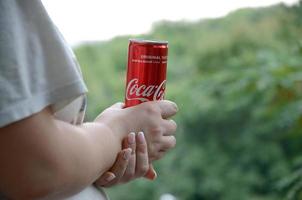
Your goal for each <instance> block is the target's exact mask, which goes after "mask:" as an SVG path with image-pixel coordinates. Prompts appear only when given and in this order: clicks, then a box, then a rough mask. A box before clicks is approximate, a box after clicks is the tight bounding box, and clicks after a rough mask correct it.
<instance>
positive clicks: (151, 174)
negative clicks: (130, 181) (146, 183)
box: [144, 164, 157, 181]
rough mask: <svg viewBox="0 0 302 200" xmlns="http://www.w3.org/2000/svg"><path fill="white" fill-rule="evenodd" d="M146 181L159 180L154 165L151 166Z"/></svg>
mask: <svg viewBox="0 0 302 200" xmlns="http://www.w3.org/2000/svg"><path fill="white" fill-rule="evenodd" d="M144 177H145V178H146V179H149V180H152V181H153V180H155V179H156V178H157V173H156V171H155V170H154V167H153V165H152V164H150V165H149V170H148V172H147V173H146V174H145V176H144Z"/></svg>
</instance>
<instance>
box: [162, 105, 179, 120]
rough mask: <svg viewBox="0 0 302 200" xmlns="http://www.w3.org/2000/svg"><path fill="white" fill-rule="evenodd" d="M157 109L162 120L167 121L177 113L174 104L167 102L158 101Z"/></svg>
mask: <svg viewBox="0 0 302 200" xmlns="http://www.w3.org/2000/svg"><path fill="white" fill-rule="evenodd" d="M158 105H159V108H160V110H161V115H162V117H163V119H168V118H170V117H172V116H173V115H175V114H176V113H177V111H178V107H177V105H176V103H174V102H172V101H169V100H161V101H158Z"/></svg>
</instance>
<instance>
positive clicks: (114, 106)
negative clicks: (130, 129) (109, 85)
mask: <svg viewBox="0 0 302 200" xmlns="http://www.w3.org/2000/svg"><path fill="white" fill-rule="evenodd" d="M124 107H125V104H124V103H123V102H117V103H115V104H113V105H112V106H110V107H109V108H112V109H123V108H124Z"/></svg>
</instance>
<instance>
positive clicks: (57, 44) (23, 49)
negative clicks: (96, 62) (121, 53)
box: [0, 0, 87, 127]
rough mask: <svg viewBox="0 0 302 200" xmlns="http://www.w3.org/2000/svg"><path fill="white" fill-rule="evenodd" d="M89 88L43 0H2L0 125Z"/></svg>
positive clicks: (0, 10) (0, 2) (59, 102)
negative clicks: (49, 15) (41, 0)
mask: <svg viewBox="0 0 302 200" xmlns="http://www.w3.org/2000/svg"><path fill="white" fill-rule="evenodd" d="M86 92H87V88H86V86H85V84H84V82H83V78H82V76H81V73H80V71H79V69H78V66H77V62H76V60H75V58H74V55H73V53H72V51H71V49H70V48H69V47H67V46H66V43H65V42H64V40H63V39H62V37H61V35H60V34H59V32H58V31H57V29H56V27H55V26H54V25H53V23H52V22H51V20H50V18H49V17H48V15H47V13H46V11H45V9H44V7H43V5H42V3H41V2H40V0H31V1H24V0H10V1H0V127H3V126H5V125H8V124H10V123H13V122H15V121H18V120H21V119H23V118H26V117H28V116H31V115H33V114H34V113H37V112H39V111H41V110H42V109H43V108H45V107H47V106H49V105H56V104H62V102H66V100H68V99H72V98H76V97H78V96H80V95H82V94H84V93H86ZM67 103H68V102H66V104H67ZM61 106H62V105H61Z"/></svg>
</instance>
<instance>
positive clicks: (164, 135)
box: [0, 100, 177, 200]
mask: <svg viewBox="0 0 302 200" xmlns="http://www.w3.org/2000/svg"><path fill="white" fill-rule="evenodd" d="M122 107H123V106H122V104H121V103H118V104H115V105H113V106H112V107H110V108H108V109H106V110H105V111H104V112H102V113H101V114H100V115H99V116H98V117H97V118H96V119H95V120H94V121H93V122H89V123H84V124H83V125H81V126H73V125H70V124H68V123H66V122H63V121H60V120H57V119H55V118H54V117H53V113H52V111H51V109H50V108H45V109H43V110H42V111H41V112H39V113H37V114H34V115H32V116H30V117H28V118H25V119H23V120H20V121H18V122H15V123H13V124H10V125H8V126H5V127H2V128H0V165H1V168H0V177H1V178H0V191H1V193H3V194H4V195H6V196H7V197H9V198H11V199H24V200H27V199H31V200H32V199H47V200H48V199H62V198H64V197H67V196H70V195H74V194H76V193H78V192H80V191H81V190H83V189H84V188H85V187H87V186H88V185H90V184H92V183H94V182H98V180H99V179H100V178H101V175H103V174H104V173H105V172H107V171H109V170H110V169H112V166H114V163H116V162H117V161H118V160H119V158H120V156H119V155H120V154H122V153H120V152H124V151H131V150H129V149H128V150H127V149H125V150H122V145H121V144H122V142H123V140H124V138H126V136H127V135H128V134H129V133H130V132H135V133H138V132H140V131H142V132H144V135H145V138H146V144H147V152H148V156H147V157H148V159H149V162H152V161H154V160H157V159H160V158H162V156H163V155H164V152H166V151H167V150H169V149H171V148H173V147H174V146H175V144H176V140H175V137H174V133H175V130H176V124H175V122H174V121H172V120H169V118H170V117H172V116H173V115H175V114H176V113H177V106H176V104H175V103H173V102H171V101H167V100H164V101H157V102H147V103H143V104H140V105H137V106H134V107H131V108H125V109H122ZM136 155H137V154H136ZM136 158H137V156H136ZM128 162H129V161H128ZM144 163H145V162H144ZM144 166H145V164H144ZM144 169H146V167H144ZM141 175H142V174H141ZM117 176H120V175H117Z"/></svg>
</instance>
